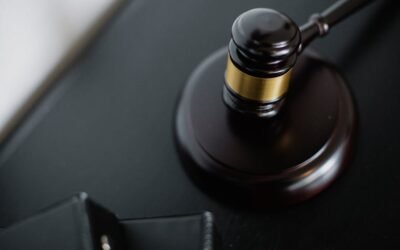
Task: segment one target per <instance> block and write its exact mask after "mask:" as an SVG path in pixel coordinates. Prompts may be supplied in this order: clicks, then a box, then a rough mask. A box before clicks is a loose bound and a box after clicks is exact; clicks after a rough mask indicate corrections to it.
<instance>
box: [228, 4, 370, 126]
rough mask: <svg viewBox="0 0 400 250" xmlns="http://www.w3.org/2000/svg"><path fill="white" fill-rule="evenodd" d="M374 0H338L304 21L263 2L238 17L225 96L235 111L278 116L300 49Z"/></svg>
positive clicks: (233, 33) (233, 27) (233, 36)
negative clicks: (301, 23) (261, 5)
mask: <svg viewBox="0 0 400 250" xmlns="http://www.w3.org/2000/svg"><path fill="white" fill-rule="evenodd" d="M369 2H371V1H370V0H351V1H346V0H342V1H338V2H337V3H335V4H334V5H332V6H331V7H330V8H328V9H327V10H325V11H324V12H322V13H321V14H313V15H312V16H311V17H310V18H309V21H308V22H307V23H306V24H304V25H302V26H301V27H298V26H297V25H296V23H295V22H293V21H292V20H291V19H290V18H289V17H288V16H286V15H284V14H282V13H280V12H278V11H276V10H272V9H266V8H258V9H252V10H249V11H246V12H244V13H243V14H241V15H240V16H239V17H238V18H237V19H236V20H235V21H234V23H233V26H232V38H231V40H230V42H229V46H228V51H229V56H228V62H227V66H226V71H225V84H224V101H225V103H226V104H227V105H228V106H229V107H230V108H232V109H233V110H235V111H239V112H242V113H245V114H250V115H255V116H258V117H266V118H268V117H272V116H274V115H276V114H277V113H278V111H279V109H280V107H282V102H283V101H284V99H285V94H286V93H287V91H288V88H289V86H290V79H291V73H292V68H293V66H294V65H295V64H296V59H297V57H298V55H299V54H300V53H301V52H302V51H303V50H304V48H305V47H306V46H307V45H309V44H310V42H311V41H313V40H314V39H315V38H317V37H321V36H325V35H326V34H327V33H328V32H329V30H330V29H331V28H332V26H333V25H335V24H337V23H338V22H339V21H341V20H343V19H344V18H345V17H347V16H349V15H350V14H351V13H353V12H355V11H356V10H358V9H360V8H361V7H363V6H364V5H365V4H367V3H369Z"/></svg>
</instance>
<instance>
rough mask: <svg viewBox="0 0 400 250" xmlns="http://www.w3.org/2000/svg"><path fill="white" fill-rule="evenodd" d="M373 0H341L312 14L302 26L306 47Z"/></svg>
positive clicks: (303, 42) (303, 44) (304, 45)
mask: <svg viewBox="0 0 400 250" xmlns="http://www.w3.org/2000/svg"><path fill="white" fill-rule="evenodd" d="M371 2H373V0H340V1H337V2H336V3H334V4H333V5H331V6H330V7H328V8H327V9H326V10H325V11H323V12H322V13H318V14H313V15H311V16H310V18H309V21H308V22H307V23H305V24H304V25H302V26H301V27H300V31H301V36H302V46H301V49H304V48H305V47H307V46H308V44H309V43H310V42H312V41H313V40H314V39H315V38H317V37H322V36H325V35H326V34H327V33H328V32H329V30H330V29H331V28H332V27H333V26H334V25H335V24H337V23H338V22H340V21H342V20H343V19H345V18H346V17H348V16H350V15H351V14H353V13H354V12H356V11H357V10H359V9H361V8H362V7H364V6H365V5H367V4H368V3H371Z"/></svg>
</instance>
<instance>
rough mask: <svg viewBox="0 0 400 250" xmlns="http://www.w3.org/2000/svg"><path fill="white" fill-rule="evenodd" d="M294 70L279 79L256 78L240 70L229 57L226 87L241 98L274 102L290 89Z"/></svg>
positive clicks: (278, 77)
mask: <svg viewBox="0 0 400 250" xmlns="http://www.w3.org/2000/svg"><path fill="white" fill-rule="evenodd" d="M291 73H292V70H289V71H288V72H286V73H285V74H283V75H281V76H277V77H271V78H262V77H255V76H251V75H249V74H246V73H244V72H243V71H241V70H239V69H238V68H237V67H236V66H235V65H234V64H233V62H232V60H231V58H230V57H229V56H228V63H227V65H226V71H225V83H226V85H227V86H228V87H229V88H230V89H231V90H232V91H234V92H236V94H238V95H239V96H242V97H245V98H247V99H250V100H254V101H260V102H273V101H276V100H278V99H280V98H281V97H282V96H283V95H284V94H285V93H286V91H287V89H288V87H289V80H290V75H291Z"/></svg>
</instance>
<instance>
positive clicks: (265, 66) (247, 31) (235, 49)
mask: <svg viewBox="0 0 400 250" xmlns="http://www.w3.org/2000/svg"><path fill="white" fill-rule="evenodd" d="M300 47H301V33H300V30H299V28H298V26H297V25H296V24H295V23H294V22H293V21H292V20H291V19H290V18H289V17H287V16H285V15H283V14H282V13H279V12H277V11H275V10H272V9H265V8H258V9H252V10H249V11H247V12H244V13H243V14H241V15H240V16H239V17H238V18H237V19H236V20H235V21H234V23H233V26H232V38H231V40H230V42H229V46H228V53H229V54H228V62H227V66H226V71H225V84H224V90H223V99H224V102H225V104H226V105H227V106H228V107H230V108H231V109H233V110H235V111H239V112H241V113H245V114H249V115H253V116H257V117H267V118H268V117H272V116H274V115H276V114H277V113H278V111H279V109H280V107H281V106H282V103H283V101H284V98H285V94H286V93H287V91H288V88H289V81H290V76H291V72H292V67H293V66H294V64H295V63H296V59H297V55H298V52H299V51H300Z"/></svg>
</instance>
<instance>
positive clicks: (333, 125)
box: [175, 48, 357, 204]
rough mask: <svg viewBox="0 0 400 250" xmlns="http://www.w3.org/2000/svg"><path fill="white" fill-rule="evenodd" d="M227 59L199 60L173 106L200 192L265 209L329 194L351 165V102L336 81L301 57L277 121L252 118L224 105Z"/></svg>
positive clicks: (310, 55) (179, 139) (313, 58)
mask: <svg viewBox="0 0 400 250" xmlns="http://www.w3.org/2000/svg"><path fill="white" fill-rule="evenodd" d="M226 59H227V49H226V48H223V49H221V50H219V51H217V52H215V53H214V54H212V55H211V56H209V57H208V58H207V59H205V60H204V61H203V62H202V63H201V64H200V65H199V66H198V68H197V69H196V70H195V71H194V72H193V74H192V75H191V76H190V78H189V80H188V82H187V85H186V87H185V89H184V90H183V92H182V96H181V99H180V101H179V103H178V106H177V113H176V126H175V128H176V144H177V147H178V149H179V150H178V151H179V154H180V156H181V159H182V161H183V164H184V166H185V168H186V169H187V170H188V172H189V173H190V175H191V176H192V177H196V176H197V177H198V176H202V177H201V179H203V180H205V181H202V182H200V183H201V184H200V186H202V187H204V188H205V189H209V190H212V189H214V188H220V187H222V188H223V190H224V191H223V193H224V194H229V193H230V194H231V195H233V196H236V195H238V194H239V192H237V191H238V190H240V191H243V192H242V193H243V194H244V195H245V196H251V197H255V198H256V199H257V200H258V201H260V200H263V201H267V202H270V203H284V204H286V203H289V204H292V203H296V202H300V201H304V200H306V199H309V198H311V197H313V196H315V195H316V194H318V193H319V192H321V191H322V190H324V189H325V188H327V187H328V186H329V185H330V184H331V183H332V182H333V181H334V179H335V178H337V177H338V176H339V174H340V173H341V172H342V171H343V170H344V169H345V168H346V167H347V166H348V165H349V160H350V159H351V156H352V153H353V147H354V140H355V130H356V129H355V127H356V120H357V119H356V112H355V106H354V101H353V97H352V95H351V93H350V90H349V88H348V86H347V84H346V82H345V80H344V78H343V77H342V76H341V74H340V73H339V72H338V71H337V69H336V68H335V67H334V66H333V65H331V64H330V63H328V62H326V61H325V60H323V59H321V57H319V56H318V55H317V54H316V53H315V52H312V51H309V50H307V51H305V52H303V53H302V55H300V57H299V58H298V61H297V64H296V65H295V67H294V69H293V77H292V80H291V82H290V88H289V91H288V93H287V95H286V97H285V101H284V103H283V106H282V108H281V110H280V112H279V114H278V115H276V116H275V117H274V118H270V119H262V118H254V117H249V116H245V115H243V114H240V113H237V112H235V111H234V110H231V109H230V108H228V107H227V106H226V105H225V104H224V102H223V99H222V96H223V85H224V84H223V83H224V71H225V67H226ZM197 177H196V178H195V179H197ZM197 183H199V182H197Z"/></svg>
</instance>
